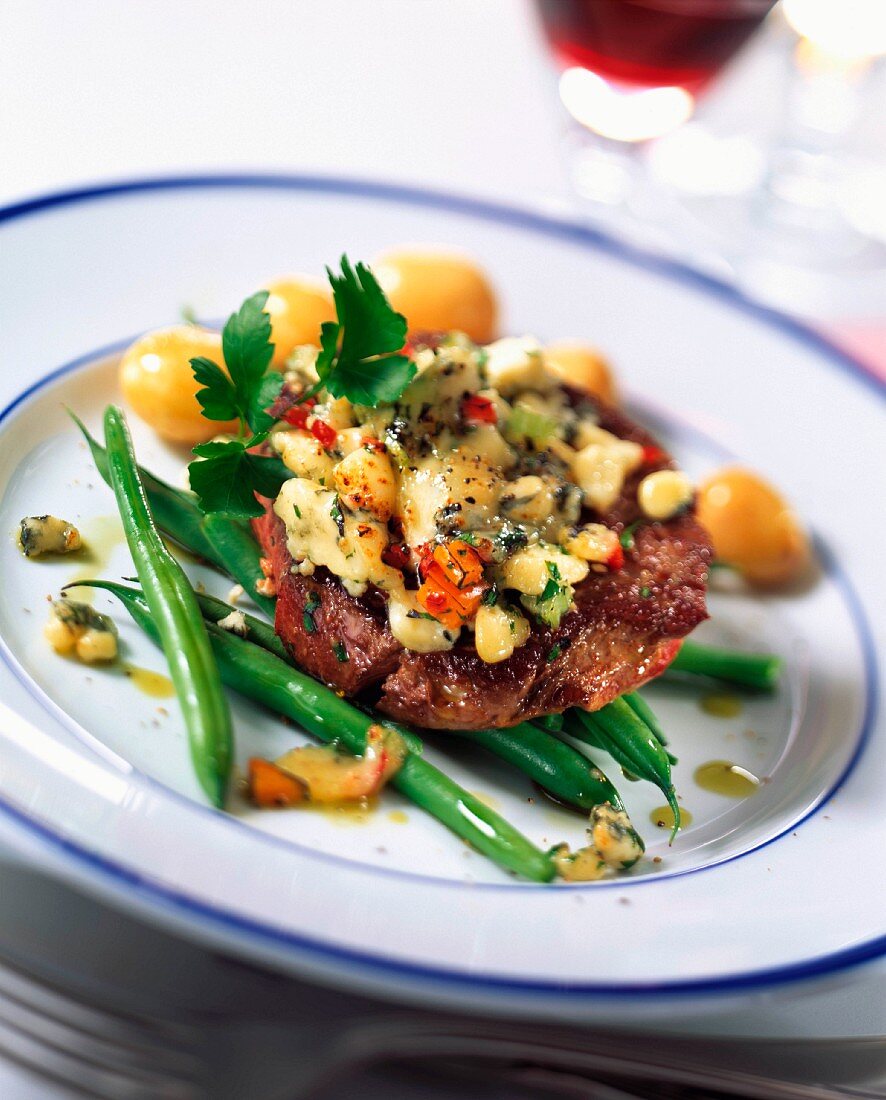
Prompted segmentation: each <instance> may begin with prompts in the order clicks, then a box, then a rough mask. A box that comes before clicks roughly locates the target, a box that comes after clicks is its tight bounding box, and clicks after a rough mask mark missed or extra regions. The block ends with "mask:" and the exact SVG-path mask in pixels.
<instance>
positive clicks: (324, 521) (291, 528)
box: [270, 336, 643, 663]
mask: <svg viewBox="0 0 886 1100" xmlns="http://www.w3.org/2000/svg"><path fill="white" fill-rule="evenodd" d="M313 355H314V353H313V352H310V351H309V350H307V349H297V352H296V354H295V355H294V357H293V358H292V359H291V360H290V364H289V365H290V367H291V370H292V373H291V375H290V381H295V382H296V383H297V384H298V385H302V386H303V385H305V384H310V382H311V381H312V375H313V373H314V372H313ZM414 358H415V361H416V365H417V367H418V372H417V374H416V377H415V378H414V379H413V381H412V383H411V384H410V385H409V386H408V387H407V389H406V391H405V392H404V394H403V395H402V397H401V398H400V400H399V401H398V402H397V404H396V405H394V406H391V407H385V408H379V409H369V408H364V407H361V406H355V405H351V404H350V402H348V401H347V400H346V399H345V398H338V399H337V400H334V401H333V400H329V401H328V402H327V403H326V404H321V405H317V406H315V407H314V408H313V409H312V410H311V411H310V414H309V415H308V417H307V423H306V426H305V427H304V428H296V427H290V426H289V425H287V424H280V425H278V426H277V428H275V430H274V431H273V432H272V434H271V437H270V441H271V446H272V447H273V448H274V449H275V450H276V451H277V452H278V453H279V454H280V456H281V457H282V459H283V461H284V463H285V464H286V465H287V466H288V468H289V469H290V470H291V471H292V472H293V474H294V475H295V476H294V477H293V478H292V479H291V480H289V481H287V482H286V483H284V485H283V487H282V488H281V490H280V494H279V496H278V497H277V500H276V502H275V504H274V510H275V512H276V513H277V515H278V516H279V517H280V518H281V519H282V521H283V523H284V524H285V527H286V535H287V547H288V549H289V552H290V554H291V555H292V558H293V562H294V566H293V568H294V569H295V570H298V571H299V572H300V573H303V574H307V573H310V572H312V571H313V569H314V568H315V567H319V566H323V567H325V568H326V569H328V570H329V571H330V572H331V573H333V574H334V575H335V576H337V577H339V578H340V579H341V581H342V584H343V585H344V587H345V588H346V589H347V591H348V592H349V593H351V594H352V595H361V594H363V593H364V592H366V591H367V589H368V588H369V586H374V587H375V588H378V589H381V590H382V591H383V592H384V593H385V594H386V595H387V597H388V619H389V624H390V628H391V632H392V633H393V635H394V637H396V638H397V640H398V641H399V642H400V643H401V644H402V645H404V646H405V647H406V648H407V649H410V650H413V651H415V652H418V653H428V652H433V651H437V650H446V649H450V648H451V647H452V646H453V645H454V644H455V643H456V641H457V640H458V636H459V632H460V630H461V628H467V629H471V630H475V631H476V638H475V640H476V647H477V651H478V653H479V654H480V656H481V659H483V660H484V661H487V662H490V663H492V662H495V661H499V660H504V659H506V658H507V657H508V656H510V655H511V653H512V652H513V650H514V648H516V647H517V646H519V645H522V644H523V643H524V642H525V641H526V639H527V637H528V636H529V633H530V626H529V619H530V618H534V619H536V620H538V621H540V622H542V623H545V624H547V625H548V626H553V627H556V626H557V625H558V624H559V622H560V619H561V618H562V616H563V615H564V614H566V613H567V612H568V610H569V609H570V607H571V606H572V597H573V591H574V586H575V585H576V584H579V583H581V582H582V581H583V580H584V579H585V578H586V577H587V576H588V573H589V565H588V562H589V561H590V562H593V563H594V568H595V569H597V570H605V568H606V567H607V566H606V564H605V563H606V562H608V561H609V560H611V559H612V557H613V551H614V549H615V548H616V547H617V541H618V536H617V534H616V532H614V531H612V530H610V529H609V528H607V527H605V526H604V525H602V524H599V523H594V524H591V525H588V524H585V525H584V526H582V524H581V518H582V509H583V508H585V509H589V510H591V511H592V512H597V513H598V514H600V513H605V512H607V511H608V510H609V509H610V508H611V507H612V505H613V504H614V502H615V501H616V500H617V499H618V497H619V495H620V493H621V492H622V489H623V486H624V479H625V478H626V477H627V475H628V474H629V473H631V472H632V471H633V470H635V469H637V468H638V467H639V466H640V465H641V464H642V461H643V449H642V447H640V446H638V445H637V444H635V443H631V442H627V441H625V440H622V439H619V438H618V437H617V436H615V435H612V434H611V433H609V432H606V431H603V430H602V429H601V428H600V427H599V426H598V425H597V424H596V415H595V410H594V407H593V406H591V405H589V404H586V405H584V406H582V405H581V404H579V406H578V407H577V408H573V407H572V405H571V403H570V402H569V401H568V400H567V398H566V395H565V391H564V390H563V388H562V385H561V384H560V381H559V379H558V378H557V377H556V376H555V375H554V374H553V373H551V372H549V371H548V370H547V369H546V367H545V363H544V357H543V355H542V353H541V348H540V346H539V345H538V343H537V342H536V341H534V340H531V339H530V338H521V339H509V340H499V341H497V342H496V343H495V344H492V345H490V346H489V347H488V348H487V349H482V348H477V347H476V346H474V345H473V344H471V343H470V342H469V341H468V340H467V339H466V338H464V337H461V336H452V337H450V338H449V339H448V340H446V341H444V343H443V344H442V345H441V346H440V347H439V348H438V349H436V350H430V349H424V350H421V351H419V352H418V353H417V354H416V355H415V356H414ZM315 421H319V422H322V426H321V427H320V428H319V429H318V433H317V434H318V435H319V437H320V438H319V439H318V438H317V437H316V436H315V435H314V433H313V432H312V430H311V429H312V428H313V426H314V424H315ZM328 428H332V429H333V430H334V432H335V436H334V442H333V441H331V437H330V434H329V432H328ZM321 439H322V440H323V442H322V443H321V442H320V440H321ZM452 546H460V547H462V549H461V550H460V551H459V553H461V554H462V555H463V559H464V562H465V563H466V568H465V569H463V568H462V567H461V565H459V562H458V560H457V559H454V564H453V562H452V561H450V560H449V559H447V554H448V550H447V549H446V548H447V547H452ZM435 548H437V551H436V552H435ZM474 548H477V549H476V550H475V549H474ZM438 554H439V555H442V556H439V557H438ZM440 563H444V564H447V565H448V568H449V572H448V573H447V572H446V571H445V570H444V569H443V565H442V564H440ZM435 586H437V587H435ZM438 589H439V592H442V593H443V595H442V596H441V595H439V592H438ZM429 594H430V595H429ZM484 594H485V595H484ZM434 596H437V602H434ZM487 597H489V598H487ZM515 601H516V602H515ZM518 603H519V604H522V606H523V609H522V610H521V609H520V608H519V607H518V606H517V605H518ZM527 613H528V617H527Z"/></svg>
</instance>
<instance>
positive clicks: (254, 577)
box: [70, 413, 274, 619]
mask: <svg viewBox="0 0 886 1100" xmlns="http://www.w3.org/2000/svg"><path fill="white" fill-rule="evenodd" d="M70 416H71V418H72V420H73V421H74V423H75V424H76V425H77V427H78V428H79V429H80V431H81V433H82V434H83V438H84V439H85V440H86V442H87V444H88V445H89V449H90V451H91V452H92V459H93V462H94V463H95V466H96V469H97V470H98V472H99V474H100V475H101V476H102V478H104V480H105V481H106V482H107V483H108V484H109V485H110V484H111V482H110V475H109V471H108V456H107V453H106V452H105V449H104V447H102V445H101V444H100V443H99V442H98V441H97V440H95V439H93V437H92V436H91V435H90V434H89V431H88V430H87V428H86V426H85V425H84V424H83V422H82V421H81V420H80V419H79V418H78V417H77V416H75V415H74V413H70ZM138 472H139V475H140V476H141V479H142V483H143V484H144V487H145V492H146V494H147V497H148V502H149V504H150V506H151V512H152V513H153V515H154V520H155V522H156V524H157V526H158V527H159V528H160V530H161V531H162V532H163V533H164V535H166V536H168V537H169V538H171V539H172V540H173V542H176V543H178V544H179V546H182V547H184V549H185V550H189V551H190V552H191V553H192V554H195V555H196V556H197V557H198V558H202V559H203V560H204V561H206V562H208V563H209V564H210V565H214V566H215V567H216V569H219V570H221V572H222V573H225V574H226V575H227V576H229V577H231V578H233V579H234V580H235V581H237V582H238V583H240V584H242V585H243V587H244V589H245V590H246V591H247V592H248V593H249V596H250V598H251V599H252V600H254V601H255V603H256V604H257V605H258V606H259V607H260V608H261V609H262V611H264V612H265V613H266V614H267V615H268V616H269V617H270V618H272V619H273V617H274V601H273V600H272V599H271V598H269V597H268V596H264V595H262V593H261V592H258V591H256V585H257V584H258V583H259V582H260V581H262V580H264V574H263V573H262V571H261V567H260V566H259V559H260V558H261V550H260V549H259V546H258V543H257V542H256V541H255V539H254V538H253V536H252V532H251V531H250V529H249V527H248V525H247V524H245V523H242V522H241V521H240V520H235V519H231V518H229V517H228V518H220V517H217V516H213V517H210V516H204V514H203V511H202V509H201V508H200V506H199V505H198V504H197V501H196V498H195V497H193V496H192V495H191V494H190V493H186V492H184V490H182V489H176V488H174V487H173V486H172V485H168V484H167V483H166V482H165V481H162V480H161V479H160V478H158V477H155V476H154V475H153V474H152V473H151V472H150V471H149V470H145V469H144V468H143V467H142V466H139V468H138Z"/></svg>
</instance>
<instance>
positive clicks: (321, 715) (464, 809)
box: [103, 582, 556, 882]
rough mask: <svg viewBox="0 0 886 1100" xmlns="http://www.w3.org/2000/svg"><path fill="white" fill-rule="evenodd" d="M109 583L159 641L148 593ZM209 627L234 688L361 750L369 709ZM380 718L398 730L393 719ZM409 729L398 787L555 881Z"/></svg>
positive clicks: (516, 864) (492, 852)
mask: <svg viewBox="0 0 886 1100" xmlns="http://www.w3.org/2000/svg"><path fill="white" fill-rule="evenodd" d="M103 587H105V588H107V590H108V591H113V592H114V595H116V596H117V597H118V598H119V599H120V600H121V602H122V603H123V605H124V607H125V608H126V609H127V611H128V612H129V613H130V615H131V616H132V617H133V619H134V620H135V621H136V623H137V624H138V625H139V626H140V627H141V628H142V629H143V630H144V631H145V633H146V634H147V635H148V636H149V637H151V638H153V639H154V641H157V640H158V633H157V628H156V624H155V623H154V621H153V619H152V617H151V615H150V613H149V610H148V606H147V603H146V601H145V598H144V595H143V594H142V593H139V592H136V591H135V590H133V589H128V588H125V587H124V586H123V585H116V586H114V587H112V586H111V585H110V584H109V583H104V582H103ZM207 629H208V633H209V640H210V644H211V646H212V650H213V653H214V654H215V658H216V660H217V662H218V668H219V671H220V672H221V676H222V679H223V680H224V682H225V683H226V684H227V685H228V686H229V687H231V688H233V689H234V690H235V691H238V692H240V693H241V694H243V695H245V696H247V697H248V698H250V699H253V700H255V701H256V702H259V703H262V704H264V705H265V706H267V707H269V708H270V709H271V710H275V711H277V712H278V713H279V714H284V715H286V716H287V717H288V718H291V719H292V720H293V721H295V722H297V723H298V724H299V725H300V726H302V727H303V728H304V729H305V730H307V731H308V732H309V733H311V734H313V736H315V737H316V738H318V740H320V741H325V742H327V743H329V742H338V743H340V744H342V745H343V746H344V747H345V748H347V749H348V750H349V751H351V752H353V753H355V754H357V755H359V754H361V753H363V752H364V751H365V748H366V737H367V733H368V731H369V728H370V726H372V725H373V724H374V722H373V719H372V718H371V717H370V716H369V715H367V714H364V713H363V711H361V710H359V709H358V708H357V707H355V706H353V705H352V704H351V703H349V702H348V701H347V700H346V699H342V698H340V697H339V696H338V695H337V694H336V693H335V692H334V691H332V690H331V689H330V688H327V687H325V686H324V685H323V684H321V683H319V682H318V681H317V680H314V679H312V678H311V677H310V676H308V675H307V674H306V673H303V672H300V671H299V670H298V669H296V668H294V667H293V666H292V665H289V664H287V663H286V662H284V661H282V660H280V658H279V657H276V656H274V654H273V653H269V652H267V651H266V650H264V649H262V648H261V647H260V646H258V645H255V644H253V643H252V642H249V641H247V640H245V639H243V638H238V637H237V636H236V635H233V634H229V633H228V632H227V631H225V630H221V629H219V628H218V627H216V626H212V625H209V626H208V628H207ZM375 724H379V723H375ZM381 724H384V725H386V726H388V727H389V728H393V729H398V730H399V729H400V727H398V726H397V725H396V723H393V722H384V723H381ZM405 732H406V733H407V735H408V736H407V738H406V745H407V748H408V749H409V753H408V755H407V757H406V760H405V761H404V763H403V766H402V767H401V768H400V770H399V771H398V772H397V774H396V775H395V776H394V777H393V778H392V779H391V784H392V786H394V787H395V788H396V789H397V790H399V791H400V793H401V794H403V795H405V796H406V797H407V798H408V799H409V800H410V801H412V802H414V803H415V804H416V805H417V806H419V807H420V808H421V809H423V810H425V811H427V813H429V814H430V815H431V816H432V817H435V818H437V820H438V821H440V822H441V823H442V824H443V825H445V826H447V828H449V829H451V830H452V832H454V833H455V834H456V835H458V836H460V837H462V839H464V840H466V841H468V842H469V843H470V844H471V845H473V847H474V848H476V849H477V850H478V851H479V852H481V853H482V854H483V855H485V856H487V857H488V858H489V859H491V860H493V862H495V863H497V864H499V866H501V867H504V868H506V869H507V870H510V871H514V872H516V873H517V874H520V875H523V876H524V877H525V878H528V879H531V880H533V881H535V882H550V880H551V879H552V878H554V876H555V874H556V870H555V867H554V864H553V861H552V860H551V858H550V856H549V855H547V854H546V853H545V852H542V851H541V850H540V849H539V848H537V847H536V846H535V845H534V844H532V842H531V841H529V840H527V838H526V837H524V836H523V834H522V833H520V832H518V831H517V830H516V829H515V828H514V827H513V826H512V825H510V824H509V823H508V822H507V821H505V820H504V818H502V817H501V816H500V815H499V814H497V813H496V812H495V811H494V810H491V809H490V808H489V807H488V806H485V805H484V804H483V803H482V802H481V801H480V800H479V799H478V798H476V797H475V796H474V795H472V794H470V793H469V792H468V791H466V790H464V789H463V788H462V787H460V786H459V785H458V784H457V783H455V782H453V780H451V779H449V777H448V776H446V775H444V774H443V773H442V772H441V771H440V770H439V769H438V768H435V767H434V766H433V765H432V764H429V763H428V762H427V761H426V760H423V759H422V758H421V756H420V755H419V752H420V751H421V747H422V746H421V741H420V740H419V739H418V738H417V737H416V736H415V734H411V733H409V731H405Z"/></svg>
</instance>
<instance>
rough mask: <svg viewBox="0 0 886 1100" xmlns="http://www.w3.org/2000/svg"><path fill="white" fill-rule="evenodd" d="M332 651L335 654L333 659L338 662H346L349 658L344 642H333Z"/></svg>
mask: <svg viewBox="0 0 886 1100" xmlns="http://www.w3.org/2000/svg"><path fill="white" fill-rule="evenodd" d="M332 652H333V653H334V654H335V659H336V661H338V662H339V664H342V665H343V664H346V663H347V662H348V661H349V660H350V658H349V657H348V651H347V650H346V649H345V644H344V642H335V643H334V644H333V646H332Z"/></svg>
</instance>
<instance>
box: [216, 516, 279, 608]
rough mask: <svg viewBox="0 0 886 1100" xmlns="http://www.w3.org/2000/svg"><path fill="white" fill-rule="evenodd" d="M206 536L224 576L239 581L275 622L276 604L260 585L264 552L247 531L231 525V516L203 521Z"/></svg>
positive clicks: (233, 524) (237, 524)
mask: <svg viewBox="0 0 886 1100" xmlns="http://www.w3.org/2000/svg"><path fill="white" fill-rule="evenodd" d="M203 534H204V536H205V538H206V539H207V541H208V542H209V545H210V546H211V547H212V549H213V552H214V553H215V555H216V557H217V559H218V560H220V561H223V562H224V563H225V564H224V570H225V572H226V573H227V574H228V575H229V576H231V577H233V578H234V580H235V581H238V582H239V583H240V584H242V585H243V587H244V588H245V589H246V591H247V592H248V593H249V595H250V597H251V598H252V599H253V600H254V601H255V603H256V604H257V605H258V606H259V607H260V608H261V610H262V611H264V613H265V614H266V615H267V616H268V617H269V618H270V619H271V620H272V621H273V619H274V609H275V607H276V600H275V599H274V598H273V597H272V596H265V595H264V594H263V593H262V592H261V591H260V590H259V587H258V586H259V584H261V582H262V581H264V579H265V575H264V573H263V572H262V569H261V565H260V564H259V562H260V561H261V556H262V553H261V549H260V548H259V545H258V543H257V542H256V540H255V538H254V537H253V535H252V532H251V531H250V530H249V528H248V527H245V526H243V525H241V524H239V523H236V522H231V518H230V516H223V515H218V514H211V515H208V516H204V517H203Z"/></svg>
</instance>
